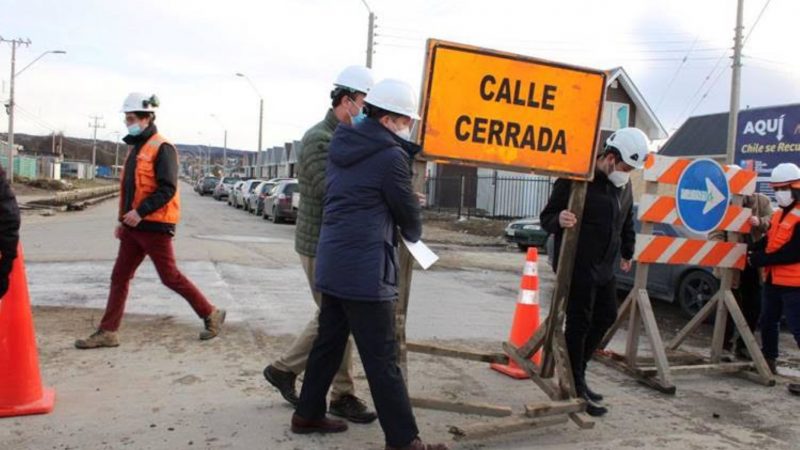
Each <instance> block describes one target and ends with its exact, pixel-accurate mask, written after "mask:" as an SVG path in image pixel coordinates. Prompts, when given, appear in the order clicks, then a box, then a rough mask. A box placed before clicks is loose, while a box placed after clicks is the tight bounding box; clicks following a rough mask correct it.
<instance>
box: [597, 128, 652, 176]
mask: <svg viewBox="0 0 800 450" xmlns="http://www.w3.org/2000/svg"><path fill="white" fill-rule="evenodd" d="M649 145H650V139H648V138H647V135H645V134H644V133H643V132H642V130H640V129H638V128H634V127H628V128H620V129H619V130H617V131H615V132H614V133H613V134H612V135H611V136H609V137H608V139H606V147H613V148H615V149H617V151H618V152H619V154H620V156H622V162H624V163H625V164H627V165H629V166H631V167H633V168H635V169H641V168H642V167H644V160H645V158H647V151H648V150H647V147H648V146H649Z"/></svg>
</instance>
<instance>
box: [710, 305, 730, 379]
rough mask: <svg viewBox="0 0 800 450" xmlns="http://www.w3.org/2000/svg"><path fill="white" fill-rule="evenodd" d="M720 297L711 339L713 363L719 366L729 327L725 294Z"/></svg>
mask: <svg viewBox="0 0 800 450" xmlns="http://www.w3.org/2000/svg"><path fill="white" fill-rule="evenodd" d="M717 295H718V296H720V298H719V300H718V301H717V315H716V317H715V318H714V334H713V335H712V337H711V363H712V364H719V362H720V360H721V359H722V349H723V347H724V346H725V328H727V326H728V307H727V306H725V302H724V301H723V298H724V295H725V294H724V293H722V292H720V293H718V294H717Z"/></svg>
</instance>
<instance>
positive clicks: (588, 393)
mask: <svg viewBox="0 0 800 450" xmlns="http://www.w3.org/2000/svg"><path fill="white" fill-rule="evenodd" d="M584 388H585V389H586V397H588V398H589V400H591V401H593V402H595V403H599V402H602V401H603V394H598V393H597V392H594V391H593V390H591V389H590V388H589V386H587V385H584Z"/></svg>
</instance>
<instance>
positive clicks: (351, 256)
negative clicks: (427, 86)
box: [292, 80, 447, 449]
mask: <svg viewBox="0 0 800 450" xmlns="http://www.w3.org/2000/svg"><path fill="white" fill-rule="evenodd" d="M365 102H366V103H367V108H368V110H369V114H368V117H366V118H363V117H357V118H356V119H357V120H354V126H352V127H350V126H346V125H339V127H338V128H337V129H336V132H335V133H334V135H333V139H332V140H331V143H330V147H329V150H328V164H327V169H326V191H325V203H324V213H323V219H322V230H321V232H320V240H319V246H318V247H317V261H316V286H317V290H318V291H319V292H321V293H322V304H321V307H320V313H319V332H318V336H317V339H316V341H314V347H313V348H312V350H311V353H310V355H309V357H308V364H307V366H306V375H305V380H304V382H303V388H302V391H301V393H300V402H299V403H298V405H297V410H296V412H295V414H294V416H293V417H292V431H293V432H295V433H337V432H342V431H345V430H347V424H345V423H344V422H342V421H339V420H331V419H327V418H326V417H325V411H326V401H325V400H326V395H327V392H328V389H329V388H330V385H331V382H332V381H333V377H334V375H335V374H336V371H337V370H338V369H339V366H340V364H341V362H342V357H343V355H344V351H345V346H346V345H347V339H348V336H349V335H350V334H351V333H352V335H353V338H354V339H355V342H356V346H357V348H358V353H359V355H360V356H361V361H362V363H363V364H364V371H365V372H366V375H367V381H368V382H369V387H370V390H371V391H372V399H373V401H374V403H375V409H376V410H377V412H378V419H379V421H380V424H381V427H382V428H383V431H384V434H385V436H386V448H387V449H444V448H447V447H446V446H443V445H425V444H423V443H422V441H420V439H419V436H418V435H419V430H418V429H417V425H416V420H415V419H414V413H413V412H412V410H411V402H410V400H409V397H408V390H407V388H406V385H405V381H404V380H403V375H402V373H401V372H400V368H399V367H398V365H397V342H396V340H395V315H394V306H395V300H397V297H398V289H397V288H398V286H397V281H398V276H397V266H398V258H397V244H398V241H399V239H400V236H402V237H403V238H405V239H407V240H408V241H411V242H416V241H418V240H419V238H420V235H421V234H422V222H421V219H420V211H419V209H420V208H419V197H418V196H417V194H415V193H414V191H413V190H412V188H411V161H412V159H413V156H414V155H415V154H416V153H417V152H418V151H419V147H418V146H416V145H414V144H412V143H411V142H409V139H410V129H411V123H412V121H413V120H415V119H419V116H417V105H416V100H415V97H414V95H413V92H412V90H411V87H410V86H408V85H407V84H405V83H403V82H400V81H396V80H384V81H382V82H380V83H378V84H376V85H375V86H374V87H373V88H372V90H370V92H369V94H368V95H367V97H366V99H365Z"/></svg>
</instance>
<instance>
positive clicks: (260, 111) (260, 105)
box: [236, 72, 264, 171]
mask: <svg viewBox="0 0 800 450" xmlns="http://www.w3.org/2000/svg"><path fill="white" fill-rule="evenodd" d="M236 76H237V77H241V78H244V79H245V80H247V82H248V83H250V86H252V87H253V90H254V91H256V95H258V98H259V103H258V153H257V156H256V166H259V171H260V170H261V168H260V167H261V137H262V132H263V131H264V97H262V96H261V93H260V92H258V88H257V87H256V85H255V84H254V83H253V82H252V81H251V80H250V78H248V77H247V75H245V74H243V73H241V72H237V73H236Z"/></svg>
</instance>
